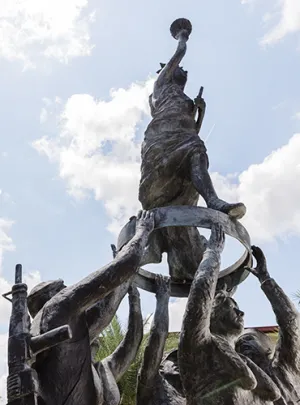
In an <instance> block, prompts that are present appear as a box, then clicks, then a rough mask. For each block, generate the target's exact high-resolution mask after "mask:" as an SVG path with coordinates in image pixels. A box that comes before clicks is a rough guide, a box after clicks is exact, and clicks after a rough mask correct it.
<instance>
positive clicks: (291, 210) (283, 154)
mask: <svg viewBox="0 0 300 405" xmlns="http://www.w3.org/2000/svg"><path fill="white" fill-rule="evenodd" d="M299 155H300V134H295V135H294V136H293V137H292V138H291V139H290V140H289V142H288V143H287V144H286V145H284V146H282V147H281V148H279V149H277V150H276V151H273V152H272V153H271V154H270V155H269V156H267V157H266V158H265V159H264V161H263V162H262V163H260V164H256V165H251V166H250V167H249V168H248V169H247V170H245V171H244V172H242V173H241V174H239V175H238V176H236V178H235V179H234V180H235V181H233V179H232V178H230V177H224V176H220V175H216V174H215V175H214V183H215V184H216V188H217V189H218V190H219V194H220V195H222V196H225V197H226V198H227V199H228V200H234V201H237V200H239V201H243V202H244V203H245V204H246V206H247V209H248V212H247V215H246V217H245V218H244V219H243V221H242V222H243V223H244V225H245V226H246V228H247V230H248V231H249V233H250V235H251V237H252V239H253V240H258V241H272V240H273V239H274V238H276V237H279V238H285V237H288V236H290V235H300V206H299V204H298V202H299V199H300V183H299V178H300V162H299ZM230 195H231V198H230Z"/></svg>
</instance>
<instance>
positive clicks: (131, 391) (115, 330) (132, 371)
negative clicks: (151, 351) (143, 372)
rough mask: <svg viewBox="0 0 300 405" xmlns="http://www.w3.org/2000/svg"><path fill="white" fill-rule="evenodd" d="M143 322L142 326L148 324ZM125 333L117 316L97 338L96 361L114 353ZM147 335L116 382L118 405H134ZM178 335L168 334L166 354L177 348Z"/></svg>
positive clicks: (146, 321)
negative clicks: (119, 394)
mask: <svg viewBox="0 0 300 405" xmlns="http://www.w3.org/2000/svg"><path fill="white" fill-rule="evenodd" d="M148 320H149V318H148V319H146V320H145V321H144V325H146V324H147V323H148ZM125 333H126V331H125V330H124V329H123V327H122V325H121V323H120V321H119V319H118V317H117V315H116V316H115V317H114V318H113V320H112V322H111V323H110V325H109V326H108V327H107V328H106V329H105V330H104V331H103V332H102V333H101V335H100V336H99V343H100V348H99V351H98V353H97V356H96V360H97V361H101V360H103V359H105V358H106V357H108V356H109V355H110V354H112V353H113V352H114V350H115V349H116V348H117V347H118V346H119V344H120V343H121V341H122V340H123V338H124V336H125ZM148 336H149V333H147V334H145V335H144V337H143V340H142V343H141V346H140V348H139V350H138V353H137V355H136V357H135V359H134V361H133V363H132V364H131V365H130V367H129V369H128V370H127V371H126V373H125V374H124V375H123V377H122V378H121V380H120V381H119V382H118V386H119V389H120V393H121V402H120V405H134V404H135V393H136V385H137V376H138V372H139V369H140V367H141V364H142V361H143V353H144V350H145V347H146V345H147V341H148ZM178 336H179V334H178V333H170V334H169V337H168V339H167V342H166V346H165V350H166V351H167V352H169V351H171V350H173V349H175V348H176V347H177V346H178Z"/></svg>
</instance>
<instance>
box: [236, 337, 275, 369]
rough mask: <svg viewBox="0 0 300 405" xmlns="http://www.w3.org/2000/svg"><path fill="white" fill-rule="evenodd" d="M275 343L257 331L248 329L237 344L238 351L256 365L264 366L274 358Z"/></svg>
mask: <svg viewBox="0 0 300 405" xmlns="http://www.w3.org/2000/svg"><path fill="white" fill-rule="evenodd" d="M274 349H275V343H274V342H273V341H272V340H271V338H270V337H269V336H268V335H266V334H265V333H263V332H260V331H259V330H257V329H246V330H245V331H244V332H243V334H242V335H241V336H240V337H239V338H238V340H237V342H236V351H237V352H239V353H241V354H243V355H245V356H247V357H249V358H250V359H251V360H252V361H253V362H254V363H256V364H258V365H259V364H264V363H265V362H268V361H269V360H270V359H271V358H272V357H273V353H274Z"/></svg>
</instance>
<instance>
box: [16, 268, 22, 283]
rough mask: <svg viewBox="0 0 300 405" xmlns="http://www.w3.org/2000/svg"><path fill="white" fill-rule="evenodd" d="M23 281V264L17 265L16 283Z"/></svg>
mask: <svg viewBox="0 0 300 405" xmlns="http://www.w3.org/2000/svg"><path fill="white" fill-rule="evenodd" d="M20 283H22V264H17V265H16V272H15V284H20Z"/></svg>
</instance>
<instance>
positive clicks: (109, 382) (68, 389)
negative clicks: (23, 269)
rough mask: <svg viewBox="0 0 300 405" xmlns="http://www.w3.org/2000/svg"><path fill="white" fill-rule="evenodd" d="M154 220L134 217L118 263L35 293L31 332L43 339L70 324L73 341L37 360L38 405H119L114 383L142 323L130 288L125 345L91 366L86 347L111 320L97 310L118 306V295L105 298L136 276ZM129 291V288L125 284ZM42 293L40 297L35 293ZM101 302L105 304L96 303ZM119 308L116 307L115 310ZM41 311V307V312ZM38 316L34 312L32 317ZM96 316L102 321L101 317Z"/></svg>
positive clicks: (129, 359) (136, 343) (139, 336)
mask: <svg viewBox="0 0 300 405" xmlns="http://www.w3.org/2000/svg"><path fill="white" fill-rule="evenodd" d="M153 227H154V219H153V215H152V214H150V213H149V212H143V213H140V214H139V215H138V217H137V227H136V234H135V236H134V237H133V238H132V240H131V241H130V242H129V243H128V244H127V245H126V246H124V248H123V249H122V251H121V252H120V253H119V254H118V255H117V256H116V258H115V259H114V260H113V261H112V262H111V263H110V264H108V265H106V266H105V267H104V268H102V269H100V270H98V271H96V272H94V273H92V274H90V275H89V276H87V277H86V278H84V279H83V280H81V281H80V282H78V283H77V284H74V285H73V286H70V287H64V285H63V282H62V281H58V282H52V283H48V284H46V285H42V287H41V288H40V290H39V288H36V289H35V291H33V294H32V297H31V299H29V302H28V304H29V310H30V308H32V309H33V312H32V315H35V316H34V319H33V322H32V328H31V332H32V334H33V335H37V334H42V333H45V332H47V331H48V330H52V329H53V328H55V327H58V326H60V325H64V324H68V325H69V327H70V329H71V332H72V338H71V339H70V340H69V341H67V342H66V343H62V344H60V345H59V346H56V347H53V348H51V349H49V350H47V351H45V352H43V353H42V354H41V355H37V357H36V359H35V364H34V368H35V370H36V371H37V374H38V379H39V388H40V392H39V394H40V397H41V404H42V403H45V404H47V405H82V404H89V405H102V404H110V405H117V404H118V403H119V401H120V394H119V390H118V387H117V384H116V382H117V381H118V380H119V379H120V377H121V376H122V374H123V373H124V372H125V371H126V369H127V368H128V367H129V365H130V363H131V362H132V360H133V359H134V357H135V355H136V353H137V350H138V348H139V345H140V343H141V340H142V336H143V321H142V315H141V308H140V300H139V295H138V292H137V290H136V288H130V289H129V307H130V315H129V324H128V331H127V334H126V336H125V338H124V341H123V342H122V343H121V344H120V346H119V347H118V348H117V349H116V351H115V352H114V353H113V354H112V355H111V356H110V357H109V358H107V359H106V360H104V361H102V362H100V363H98V364H96V365H95V366H94V365H93V364H92V359H91V349H90V343H91V341H92V340H93V339H94V338H95V337H96V335H97V333H98V334H99V333H100V331H101V330H100V326H101V327H103V326H105V324H106V323H107V322H108V321H109V318H110V319H111V317H112V316H113V315H114V312H113V313H111V315H110V316H109V315H108V313H107V310H105V311H104V314H103V316H104V318H105V319H104V320H103V321H102V320H101V316H102V314H101V313H100V310H101V308H102V309H103V308H104V309H105V308H106V309H112V307H115V306H117V305H118V301H119V298H118V296H114V295H111V296H110V299H109V300H107V297H108V295H109V294H110V293H111V292H112V291H113V289H115V288H118V287H119V286H122V283H125V284H126V283H127V282H128V281H129V280H131V279H132V277H133V276H134V275H135V274H136V272H137V270H138V266H139V263H140V259H141V257H142V253H143V250H144V248H145V245H146V243H147V240H148V235H149V234H150V232H151V231H152V230H153ZM127 288H128V284H127ZM39 291H40V293H39ZM118 293H119V294H121V295H122V294H124V290H123V289H120V290H119V292H118ZM101 299H103V304H104V305H100V304H99V301H100V300H101ZM116 303H117V305H116ZM39 306H40V307H39ZM36 311H38V313H37V314H36ZM99 317H100V318H99Z"/></svg>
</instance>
